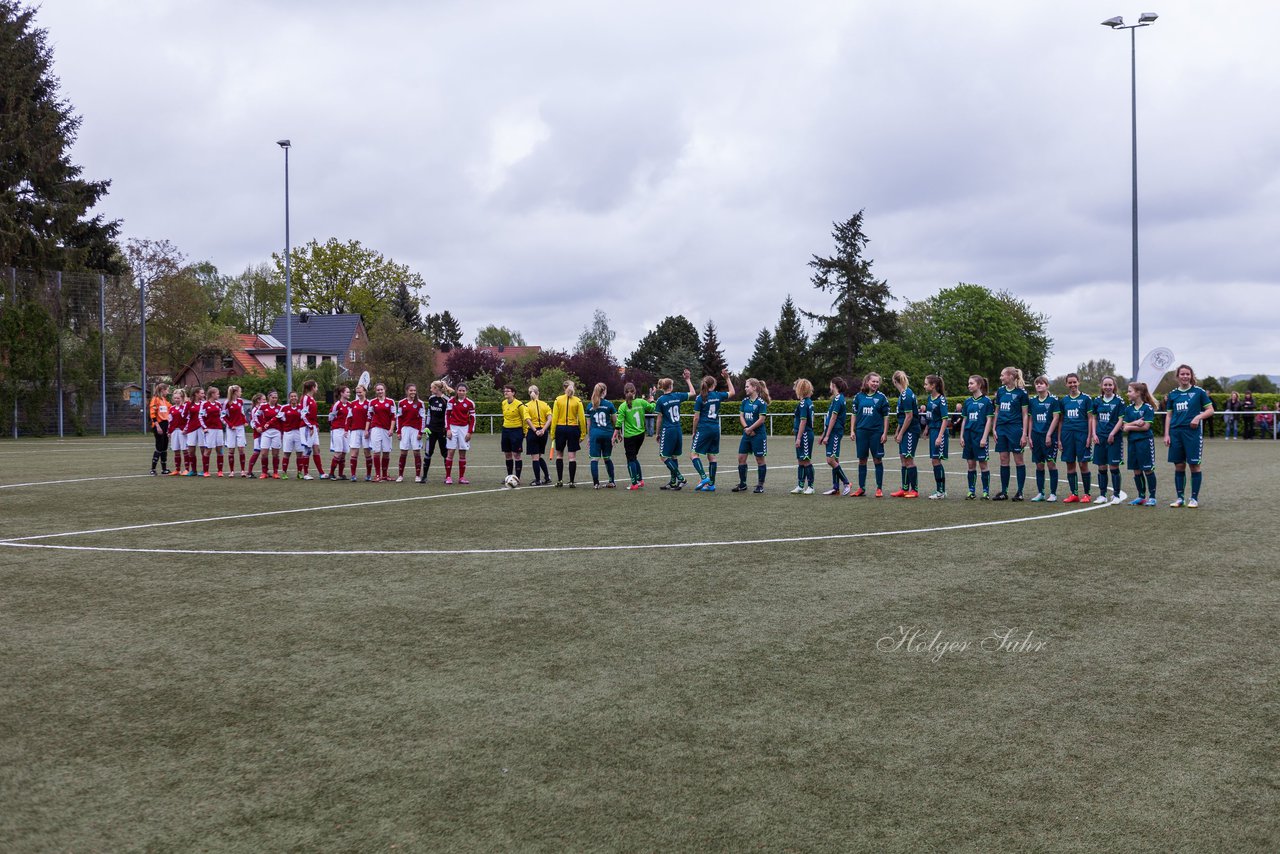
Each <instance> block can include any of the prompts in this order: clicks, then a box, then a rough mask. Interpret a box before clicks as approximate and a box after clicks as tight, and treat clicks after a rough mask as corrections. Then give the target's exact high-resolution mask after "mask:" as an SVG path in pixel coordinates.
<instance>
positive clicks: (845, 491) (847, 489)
mask: <svg viewBox="0 0 1280 854" xmlns="http://www.w3.org/2000/svg"><path fill="white" fill-rule="evenodd" d="M851 492H853V484H851V483H846V484H845V485H844V486H842V487H841V488H840V494H841V495H844V496H848V495H849V493H851Z"/></svg>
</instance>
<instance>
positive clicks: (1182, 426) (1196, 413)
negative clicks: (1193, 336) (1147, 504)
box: [1164, 365, 1213, 507]
mask: <svg viewBox="0 0 1280 854" xmlns="http://www.w3.org/2000/svg"><path fill="white" fill-rule="evenodd" d="M1164 408H1165V412H1166V413H1167V415H1166V418H1167V419H1168V421H1167V422H1166V423H1165V425H1164V426H1165V430H1164V444H1165V447H1167V448H1168V449H1169V462H1171V463H1173V468H1174V472H1173V485H1174V488H1175V489H1176V490H1177V491H1178V498H1177V500H1176V501H1174V502H1173V505H1172V506H1173V507H1199V506H1200V487H1201V485H1202V484H1203V483H1204V474H1203V473H1202V472H1201V471H1200V460H1201V459H1202V457H1203V455H1204V431H1203V430H1204V428H1203V427H1201V425H1202V424H1203V423H1204V422H1205V420H1206V419H1208V418H1210V417H1211V416H1212V415H1213V401H1212V400H1210V399H1209V394H1208V392H1206V391H1205V390H1204V389H1202V388H1200V386H1198V385H1196V372H1195V371H1193V370H1191V366H1190V365H1179V366H1178V387H1177V388H1175V389H1173V390H1172V391H1170V392H1169V393H1168V394H1166V395H1165V397H1164ZM1188 466H1190V467H1191V498H1190V499H1189V500H1188V499H1187V498H1186V497H1185V492H1186V488H1187V467H1188Z"/></svg>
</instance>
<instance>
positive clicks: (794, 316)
mask: <svg viewBox="0 0 1280 854" xmlns="http://www.w3.org/2000/svg"><path fill="white" fill-rule="evenodd" d="M773 346H774V348H775V349H776V350H777V355H776V357H775V359H774V366H775V370H776V372H777V376H776V377H771V378H770V379H774V380H777V381H779V382H783V383H787V384H791V383H793V382H795V381H796V380H798V379H800V378H801V377H805V378H807V379H810V380H812V379H813V377H812V376H811V374H813V359H812V356H811V355H810V353H809V336H808V335H806V334H805V331H804V326H803V324H801V322H800V312H799V311H798V310H797V309H796V304H795V301H794V300H792V299H791V295H790V294H788V295H787V299H786V302H784V303H783V304H782V311H781V312H779V314H778V325H777V326H776V327H774V330H773Z"/></svg>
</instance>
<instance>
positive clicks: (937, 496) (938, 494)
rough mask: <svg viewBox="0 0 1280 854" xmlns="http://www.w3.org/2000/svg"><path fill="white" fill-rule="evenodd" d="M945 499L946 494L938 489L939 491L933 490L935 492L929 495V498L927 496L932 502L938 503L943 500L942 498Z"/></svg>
mask: <svg viewBox="0 0 1280 854" xmlns="http://www.w3.org/2000/svg"><path fill="white" fill-rule="evenodd" d="M946 497H947V494H946V493H945V492H943V491H942V490H940V489H939V490H935V491H934V493H933V494H932V495H930V496H929V498H930V499H931V500H933V501H939V500H941V499H943V498H946Z"/></svg>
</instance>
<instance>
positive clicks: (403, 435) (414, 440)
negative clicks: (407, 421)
mask: <svg viewBox="0 0 1280 854" xmlns="http://www.w3.org/2000/svg"><path fill="white" fill-rule="evenodd" d="M400 450H402V451H421V450H422V431H420V430H419V429H418V428H417V427H401V428H400Z"/></svg>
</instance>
